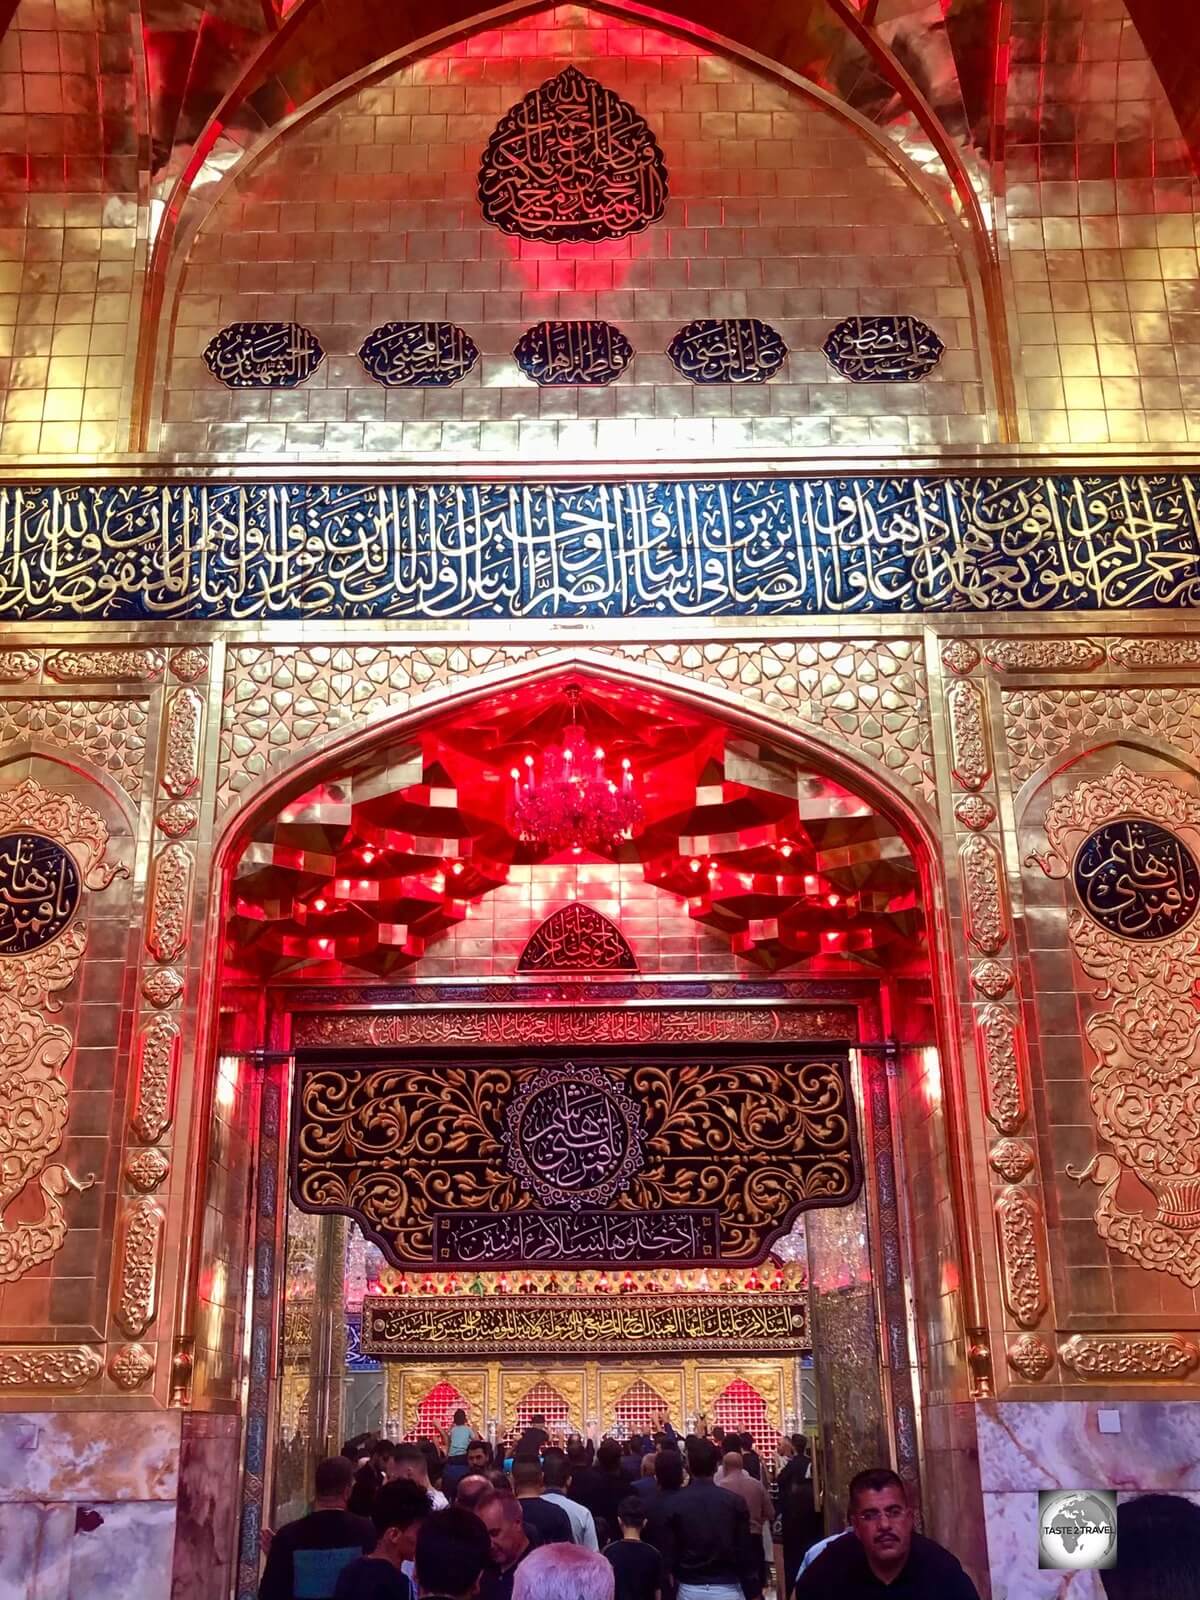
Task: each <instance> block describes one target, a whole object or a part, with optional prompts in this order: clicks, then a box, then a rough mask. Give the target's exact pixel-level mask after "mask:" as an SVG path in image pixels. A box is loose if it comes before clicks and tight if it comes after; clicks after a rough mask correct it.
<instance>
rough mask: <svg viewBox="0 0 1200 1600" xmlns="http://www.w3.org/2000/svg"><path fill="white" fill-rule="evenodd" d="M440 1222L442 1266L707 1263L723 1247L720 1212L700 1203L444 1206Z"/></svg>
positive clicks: (437, 1228) (436, 1230) (437, 1233)
mask: <svg viewBox="0 0 1200 1600" xmlns="http://www.w3.org/2000/svg"><path fill="white" fill-rule="evenodd" d="M433 1222H434V1254H435V1256H436V1257H437V1260H438V1263H439V1265H441V1266H458V1267H488V1268H496V1267H532V1266H542V1267H544V1266H547V1265H550V1266H553V1265H558V1264H561V1265H563V1266H572V1267H612V1266H625V1265H626V1264H633V1263H645V1262H657V1263H659V1264H667V1265H671V1266H676V1267H703V1266H708V1265H710V1264H712V1263H714V1262H715V1261H716V1260H717V1258H718V1257H719V1255H720V1253H721V1230H720V1217H719V1215H718V1213H717V1212H716V1211H711V1210H709V1211H705V1210H703V1209H700V1208H692V1209H686V1208H682V1207H680V1208H677V1209H675V1210H671V1211H553V1210H548V1211H470V1212H462V1213H459V1214H454V1213H449V1214H448V1213H445V1212H439V1213H437V1214H436V1215H435V1217H434V1219H433Z"/></svg>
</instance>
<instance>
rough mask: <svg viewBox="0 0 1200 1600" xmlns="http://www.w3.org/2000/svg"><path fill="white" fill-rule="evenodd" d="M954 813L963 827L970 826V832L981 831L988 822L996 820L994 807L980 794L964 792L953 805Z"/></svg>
mask: <svg viewBox="0 0 1200 1600" xmlns="http://www.w3.org/2000/svg"><path fill="white" fill-rule="evenodd" d="M954 815H955V816H956V817H957V818H958V820H959V821H960V822H961V823H962V825H963V827H964V828H970V830H971V832H972V833H982V832H983V830H984V828H986V827H987V826H988V824H989V823H991V822H994V821H995V820H996V808H995V806H994V805H993V804H992V802H991V801H990V800H985V799H984V798H983V796H982V795H981V794H966V795H964V796H963V797H962V799H961V800H960V801H959V802H958V804H957V805H956V806H955V808H954Z"/></svg>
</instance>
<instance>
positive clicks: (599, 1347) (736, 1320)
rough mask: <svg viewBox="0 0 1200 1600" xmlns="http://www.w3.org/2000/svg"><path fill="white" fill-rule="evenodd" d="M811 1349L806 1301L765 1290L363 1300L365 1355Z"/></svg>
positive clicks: (380, 1297)
mask: <svg viewBox="0 0 1200 1600" xmlns="http://www.w3.org/2000/svg"><path fill="white" fill-rule="evenodd" d="M809 1348H811V1343H810V1338H809V1328H808V1308H807V1305H806V1303H805V1300H804V1297H803V1296H801V1295H795V1294H777V1293H774V1292H772V1291H771V1290H760V1291H759V1292H757V1293H744V1294H736V1293H732V1294H731V1293H722V1292H716V1293H707V1294H705V1293H694V1292H693V1293H690V1294H689V1293H681V1294H661V1293H660V1294H630V1295H617V1294H612V1295H570V1294H554V1295H492V1296H487V1297H484V1296H473V1295H445V1296H442V1295H436V1296H435V1295H428V1296H426V1295H379V1294H369V1295H367V1296H366V1298H365V1299H364V1300H363V1322H362V1339H361V1349H362V1352H363V1354H364V1355H367V1356H370V1355H376V1356H384V1357H388V1356H425V1357H430V1356H433V1357H434V1358H435V1359H446V1358H448V1357H451V1356H453V1357H454V1358H457V1357H459V1356H490V1355H523V1354H538V1353H553V1354H554V1355H624V1356H628V1355H630V1354H631V1353H635V1352H637V1353H641V1352H646V1353H650V1352H656V1353H665V1352H673V1351H675V1352H680V1353H682V1354H688V1355H690V1354H693V1353H695V1352H696V1351H700V1350H703V1351H707V1352H710V1353H712V1352H718V1351H731V1352H736V1353H738V1354H740V1355H757V1354H766V1353H767V1352H769V1351H773V1350H790V1351H797V1352H799V1351H805V1350H808V1349H809Z"/></svg>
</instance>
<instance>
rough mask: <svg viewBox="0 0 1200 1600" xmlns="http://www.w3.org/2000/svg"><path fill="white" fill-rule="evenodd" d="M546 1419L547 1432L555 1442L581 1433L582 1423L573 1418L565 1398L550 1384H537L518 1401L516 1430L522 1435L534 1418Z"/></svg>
mask: <svg viewBox="0 0 1200 1600" xmlns="http://www.w3.org/2000/svg"><path fill="white" fill-rule="evenodd" d="M537 1416H542V1417H545V1419H546V1432H547V1433H548V1434H549V1435H550V1437H551V1438H552V1439H554V1440H555V1441H560V1440H562V1439H565V1438H566V1436H567V1434H568V1433H579V1432H580V1431H581V1430H582V1422H581V1419H579V1418H573V1417H572V1416H571V1408H570V1406H569V1405H568V1404H567V1402H566V1400H565V1399H564V1397H563V1396H562V1395H561V1394H559V1392H558V1390H557V1389H554V1388H552V1387H551V1386H550V1384H548V1383H535V1384H534V1386H533V1388H532V1389H530V1390H529V1391H528V1393H526V1394H523V1395H522V1396H521V1398H520V1400H518V1401H517V1410H516V1417H515V1422H516V1430H517V1433H518V1434H520V1433H522V1432H523V1431H524V1430H525V1429H526V1428H528V1427H529V1425H530V1423H531V1422H532V1421H533V1419H534V1417H537Z"/></svg>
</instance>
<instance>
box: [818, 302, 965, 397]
mask: <svg viewBox="0 0 1200 1600" xmlns="http://www.w3.org/2000/svg"><path fill="white" fill-rule="evenodd" d="M822 348H823V349H824V351H825V355H826V358H827V359H828V361H829V365H830V366H831V367H832V368H833V370H834V371H835V372H839V373H841V375H842V377H843V378H849V380H850V382H851V383H915V382H917V380H918V379H920V378H926V377H928V376H929V374H930V373H931V372H932V371H933V369H934V367H936V366H937V364H938V362H939V361H940V360H941V359H942V355H943V353H944V352H945V349H946V347H945V345H944V344H943V343H942V341H941V340H940V339H939V338H938V336H937V334H936V333H934V331H933V329H932V328H931V327H929V325H928V324H927V323H924V322H922V321H921V320H920V318H919V317H847V318H846V319H845V320H844V321H842V322H839V323H838V325H837V327H836V328H834V329H833V330H832V332H831V333H830V334H829V336H828V338H827V339H826V340H825V343H824V345H823V346H822Z"/></svg>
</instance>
